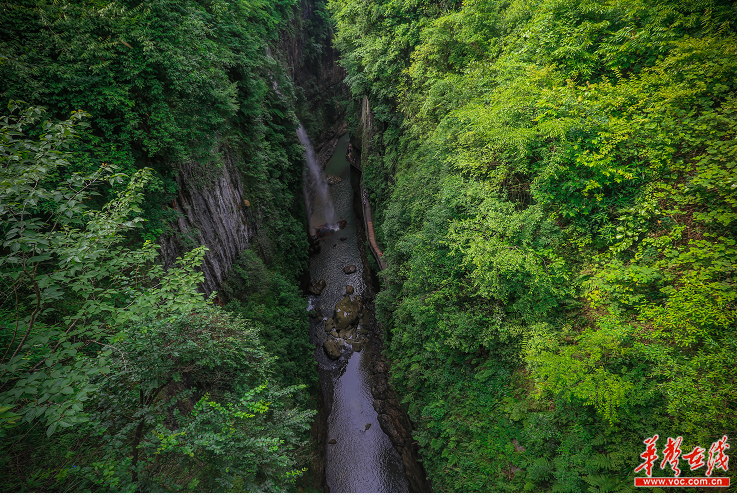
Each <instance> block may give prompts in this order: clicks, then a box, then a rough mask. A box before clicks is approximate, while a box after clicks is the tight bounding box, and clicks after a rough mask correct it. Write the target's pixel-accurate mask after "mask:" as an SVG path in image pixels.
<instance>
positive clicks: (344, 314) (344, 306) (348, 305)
mask: <svg viewBox="0 0 737 495" xmlns="http://www.w3.org/2000/svg"><path fill="white" fill-rule="evenodd" d="M361 309H363V305H362V304H361V298H360V297H356V298H355V299H353V300H352V299H351V296H345V297H344V298H343V299H341V300H340V302H339V303H338V304H336V305H335V314H334V315H333V323H334V324H335V328H336V330H338V331H341V330H344V329H346V328H348V327H349V326H352V325H355V324H356V323H357V322H358V316H359V313H360V312H361Z"/></svg>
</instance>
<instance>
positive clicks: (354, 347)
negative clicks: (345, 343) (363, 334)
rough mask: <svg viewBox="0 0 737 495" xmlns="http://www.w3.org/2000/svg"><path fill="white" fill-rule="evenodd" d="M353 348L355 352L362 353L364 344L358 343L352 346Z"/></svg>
mask: <svg viewBox="0 0 737 495" xmlns="http://www.w3.org/2000/svg"><path fill="white" fill-rule="evenodd" d="M351 347H353V352H361V351H362V350H363V342H356V343H355V344H351Z"/></svg>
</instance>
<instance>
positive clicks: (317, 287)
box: [308, 279, 327, 296]
mask: <svg viewBox="0 0 737 495" xmlns="http://www.w3.org/2000/svg"><path fill="white" fill-rule="evenodd" d="M325 285H327V284H326V282H325V280H324V279H320V280H312V281H311V282H310V288H309V289H308V290H309V292H310V294H314V295H316V296H319V295H320V294H322V291H323V290H324V289H325Z"/></svg>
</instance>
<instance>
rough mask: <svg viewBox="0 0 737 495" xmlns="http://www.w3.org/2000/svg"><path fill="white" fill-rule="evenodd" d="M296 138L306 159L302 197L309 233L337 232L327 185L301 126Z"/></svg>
mask: <svg viewBox="0 0 737 495" xmlns="http://www.w3.org/2000/svg"><path fill="white" fill-rule="evenodd" d="M297 137H298V138H299V142H300V143H302V144H303V145H304V147H305V158H306V159H307V168H306V169H305V174H304V195H305V204H306V205H307V215H308V218H309V220H310V232H311V233H312V234H313V235H314V234H315V232H316V230H317V229H318V227H322V228H323V229H324V228H327V229H330V230H337V226H336V218H335V207H334V206H333V200H332V199H331V198H330V192H329V191H328V183H327V181H326V180H325V176H324V174H323V171H322V168H321V167H320V164H319V163H318V161H317V157H316V156H315V150H314V148H313V147H312V143H311V142H310V138H309V137H308V136H307V131H306V130H305V128H304V127H302V124H300V125H299V129H297Z"/></svg>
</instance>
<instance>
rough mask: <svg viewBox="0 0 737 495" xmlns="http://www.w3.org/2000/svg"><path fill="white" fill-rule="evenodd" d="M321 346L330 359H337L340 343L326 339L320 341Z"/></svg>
mask: <svg viewBox="0 0 737 495" xmlns="http://www.w3.org/2000/svg"><path fill="white" fill-rule="evenodd" d="M322 348H323V349H324V350H325V354H327V355H328V357H329V358H330V359H338V358H339V357H340V344H339V343H338V342H337V341H336V340H326V341H325V342H323V343H322Z"/></svg>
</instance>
